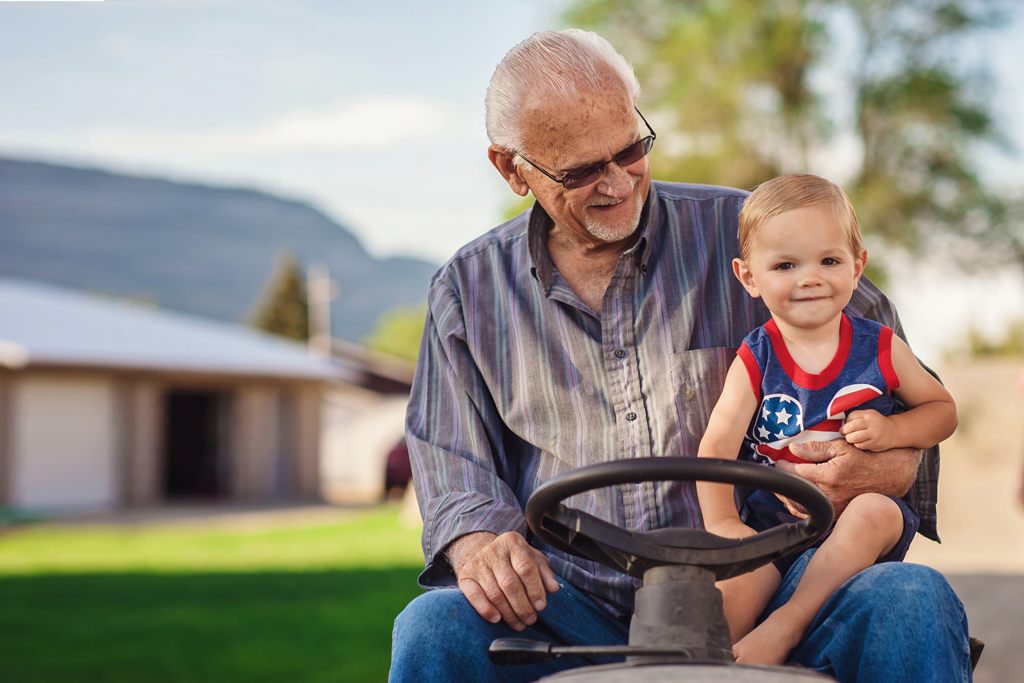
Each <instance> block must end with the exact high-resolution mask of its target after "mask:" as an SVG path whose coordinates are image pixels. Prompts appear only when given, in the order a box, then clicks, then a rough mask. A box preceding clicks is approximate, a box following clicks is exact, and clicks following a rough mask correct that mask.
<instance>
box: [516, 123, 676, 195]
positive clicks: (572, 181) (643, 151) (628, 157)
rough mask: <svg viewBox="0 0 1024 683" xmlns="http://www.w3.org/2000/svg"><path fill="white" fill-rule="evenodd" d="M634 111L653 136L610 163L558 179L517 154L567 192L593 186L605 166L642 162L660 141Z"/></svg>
mask: <svg viewBox="0 0 1024 683" xmlns="http://www.w3.org/2000/svg"><path fill="white" fill-rule="evenodd" d="M633 109H634V110H635V111H636V113H637V114H639V115H640V119H641V120H642V121H643V122H644V125H645V126H647V130H649V131H650V132H651V134H650V135H648V136H647V137H645V138H641V139H639V140H637V141H636V142H634V143H633V144H632V145H629V146H628V147H626V148H625V149H623V150H622V151H621V152H619V153H618V154H616V155H615V156H613V157H612V158H611V159H610V160H609V161H598V162H596V163H593V164H587V165H586V166H581V167H579V168H575V169H573V170H571V171H566V172H565V173H563V174H562V177H561V178H556V177H555V176H553V175H551V174H550V173H548V172H547V171H545V170H544V169H543V168H541V167H540V166H538V165H537V164H535V163H534V162H532V161H530V160H529V159H527V158H526V157H524V156H523V155H522V154H520V153H519V152H516V156H518V157H519V158H520V159H522V160H523V161H525V162H526V163H528V164H530V165H531V166H533V167H534V168H536V169H537V170H538V171H540V172H541V173H543V174H544V175H546V176H547V177H548V178H551V179H552V180H554V181H555V182H556V183H560V184H561V185H562V187H564V188H565V189H567V190H575V189H576V188H579V187H586V186H587V185H593V184H594V183H596V182H597V181H598V180H599V179H600V178H601V176H602V175H604V169H605V166H607V165H608V164H610V163H612V162H615V163H616V164H618V165H619V166H630V165H632V164H635V163H636V162H638V161H640V160H641V159H643V158H644V157H645V156H647V154H648V153H649V152H650V151H651V147H653V146H654V141H655V140H656V139H658V134H657V133H655V132H654V129H653V128H651V124H649V123H647V119H645V118H644V115H643V114H640V110H639V109H637V108H636V107H633Z"/></svg>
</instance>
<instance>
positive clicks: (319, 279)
mask: <svg viewBox="0 0 1024 683" xmlns="http://www.w3.org/2000/svg"><path fill="white" fill-rule="evenodd" d="M337 297H338V283H337V282H335V281H333V280H331V274H330V271H329V270H328V269H327V265H326V264H324V263H314V264H311V265H310V266H309V268H307V269H306V300H307V303H308V304H309V355H310V356H312V357H313V358H330V357H331V301H332V300H334V299H336V298H337Z"/></svg>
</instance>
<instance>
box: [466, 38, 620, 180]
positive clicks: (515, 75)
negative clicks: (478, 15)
mask: <svg viewBox="0 0 1024 683" xmlns="http://www.w3.org/2000/svg"><path fill="white" fill-rule="evenodd" d="M608 71H611V72H612V74H614V75H615V76H618V78H619V79H620V80H621V81H622V85H623V86H624V87H625V88H626V91H627V92H628V93H629V96H630V98H631V99H632V101H633V103H634V104H635V103H636V101H637V98H638V97H640V82H639V81H638V80H637V78H636V74H634V73H633V67H631V66H630V65H629V62H627V61H626V60H625V58H624V57H623V56H622V55H620V54H619V53H618V52H616V51H615V48H613V47H612V46H611V44H610V43H609V42H608V41H607V40H605V39H604V38H602V37H601V36H599V35H597V34H596V33H591V32H587V31H581V30H579V29H576V28H570V29H565V30H563V31H538V32H537V33H534V34H533V35H532V36H530V37H529V38H527V39H526V40H524V41H523V42H521V43H519V44H518V45H516V46H515V47H514V48H512V49H511V50H509V51H508V54H506V55H505V58H504V59H502V60H501V62H500V63H499V64H498V66H497V68H496V69H495V70H494V75H493V76H491V84H490V85H489V86H488V88H487V96H486V97H485V98H484V107H485V108H486V111H487V137H488V138H490V140H491V143H492V144H495V145H499V146H501V147H504V148H505V149H507V150H508V151H510V152H513V153H515V152H522V151H523V144H522V137H521V136H522V133H521V128H522V126H521V125H520V120H519V119H520V115H521V114H522V108H523V104H524V102H525V101H526V99H527V97H529V96H530V95H531V94H537V93H543V94H545V95H547V94H550V95H552V96H554V97H559V98H564V99H574V98H576V97H578V96H579V95H580V91H581V90H583V91H584V92H587V91H589V92H593V91H596V90H599V89H601V88H602V87H604V86H606V85H607V73H608ZM517 161H518V158H517Z"/></svg>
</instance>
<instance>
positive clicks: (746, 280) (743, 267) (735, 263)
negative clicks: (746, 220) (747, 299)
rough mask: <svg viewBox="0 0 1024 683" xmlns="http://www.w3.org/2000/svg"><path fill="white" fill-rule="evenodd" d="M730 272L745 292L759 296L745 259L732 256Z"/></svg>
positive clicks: (757, 297)
mask: <svg viewBox="0 0 1024 683" xmlns="http://www.w3.org/2000/svg"><path fill="white" fill-rule="evenodd" d="M861 270H863V268H862V269H861ZM732 272H733V275H735V276H736V279H737V280H739V281H740V284H741V285H743V289H745V290H747V294H749V295H750V296H752V297H754V298H755V299H759V298H761V294H760V293H759V292H758V291H757V284H756V283H755V282H754V274H753V273H751V272H750V268H748V267H747V262H746V261H744V260H743V259H741V258H734V259H733V260H732Z"/></svg>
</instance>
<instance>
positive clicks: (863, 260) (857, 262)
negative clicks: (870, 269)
mask: <svg viewBox="0 0 1024 683" xmlns="http://www.w3.org/2000/svg"><path fill="white" fill-rule="evenodd" d="M867 265H868V250H867V249H861V250H860V255H859V256H858V257H857V258H855V259H854V260H853V288H854V289H857V285H858V284H859V283H860V276H861V275H863V274H864V268H865V267H867Z"/></svg>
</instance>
